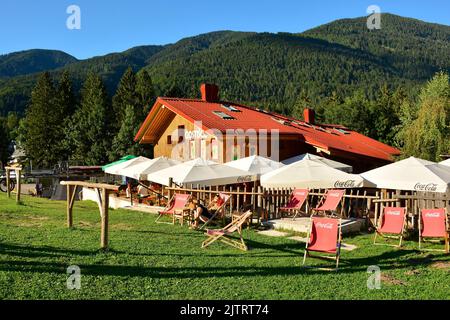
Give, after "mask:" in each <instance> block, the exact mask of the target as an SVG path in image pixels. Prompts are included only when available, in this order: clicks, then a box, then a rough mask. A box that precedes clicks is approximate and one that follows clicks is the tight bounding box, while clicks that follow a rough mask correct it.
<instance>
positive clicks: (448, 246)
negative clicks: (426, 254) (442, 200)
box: [419, 208, 450, 254]
mask: <svg viewBox="0 0 450 320" xmlns="http://www.w3.org/2000/svg"><path fill="white" fill-rule="evenodd" d="M444 214H445V230H446V231H447V233H446V235H445V237H444V238H432V237H423V236H422V210H420V212H419V250H422V251H437V252H445V253H447V254H448V253H449V252H450V226H449V221H448V220H449V217H448V210H447V208H445V209H444ZM425 238H431V239H430V240H425ZM442 239H444V249H432V248H422V242H426V241H428V242H436V241H439V242H440V241H441V240H442Z"/></svg>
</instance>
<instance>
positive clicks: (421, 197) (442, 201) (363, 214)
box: [164, 186, 450, 228]
mask: <svg viewBox="0 0 450 320" xmlns="http://www.w3.org/2000/svg"><path fill="white" fill-rule="evenodd" d="M292 191H293V189H292V188H282V189H270V188H269V189H266V188H262V187H261V186H252V187H248V188H246V189H245V188H244V187H234V188H233V187H230V186H221V187H200V186H190V187H189V188H180V187H175V186H174V187H167V188H165V191H164V192H167V196H168V197H169V198H170V197H171V196H172V195H173V193H174V192H181V193H191V194H193V195H194V196H195V197H196V198H197V199H200V200H202V201H203V202H205V203H207V202H209V201H211V199H212V198H213V196H214V194H216V193H219V192H225V193H227V194H229V195H231V198H230V205H229V206H228V207H227V212H228V213H230V214H231V213H232V212H234V211H237V210H242V208H243V207H245V209H252V210H254V212H256V213H257V215H258V219H259V220H263V221H264V220H269V219H276V218H280V217H281V211H280V208H281V207H283V206H285V205H286V204H287V203H288V202H289V199H290V196H291V193H292ZM325 192H326V189H315V190H310V193H309V196H308V201H307V208H306V211H307V212H308V213H309V212H310V208H314V207H316V206H317V204H318V203H319V202H320V200H321V199H322V197H323V195H324V194H325ZM386 206H396V207H400V206H401V207H406V208H407V212H408V216H409V219H408V221H409V225H410V227H411V228H415V227H417V217H418V216H419V211H420V210H421V209H426V208H442V207H446V208H447V210H448V211H449V212H450V192H448V193H433V192H412V191H400V190H385V189H382V190H379V189H347V191H346V194H345V195H344V197H343V199H342V201H341V204H340V206H339V207H338V212H337V213H338V214H339V215H340V216H341V217H343V218H350V217H355V218H368V219H370V221H371V222H372V224H373V225H377V224H378V219H379V217H380V216H381V212H382V211H383V209H384V207H386Z"/></svg>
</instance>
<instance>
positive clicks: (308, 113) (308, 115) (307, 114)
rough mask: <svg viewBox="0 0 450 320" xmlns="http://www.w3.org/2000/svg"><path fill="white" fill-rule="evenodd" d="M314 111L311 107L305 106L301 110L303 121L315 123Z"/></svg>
mask: <svg viewBox="0 0 450 320" xmlns="http://www.w3.org/2000/svg"><path fill="white" fill-rule="evenodd" d="M315 114H316V113H315V111H314V110H313V109H309V108H306V109H305V110H303V120H305V122H307V123H310V124H314V123H315Z"/></svg>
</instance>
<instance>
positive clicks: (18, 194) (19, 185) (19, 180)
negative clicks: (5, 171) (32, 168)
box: [15, 169, 22, 204]
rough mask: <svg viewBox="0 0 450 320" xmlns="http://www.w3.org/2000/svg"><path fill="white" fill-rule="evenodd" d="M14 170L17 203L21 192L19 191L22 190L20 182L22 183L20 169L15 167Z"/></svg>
mask: <svg viewBox="0 0 450 320" xmlns="http://www.w3.org/2000/svg"><path fill="white" fill-rule="evenodd" d="M15 171H16V183H17V185H16V188H17V189H16V191H17V193H16V203H17V204H19V203H20V193H21V191H22V188H21V184H22V181H21V169H16V170H15Z"/></svg>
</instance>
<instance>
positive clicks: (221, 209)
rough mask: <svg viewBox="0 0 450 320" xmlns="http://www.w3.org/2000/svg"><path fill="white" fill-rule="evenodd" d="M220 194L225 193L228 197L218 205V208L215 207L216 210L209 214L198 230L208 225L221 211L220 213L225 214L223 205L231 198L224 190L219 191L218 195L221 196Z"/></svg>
mask: <svg viewBox="0 0 450 320" xmlns="http://www.w3.org/2000/svg"><path fill="white" fill-rule="evenodd" d="M222 195H226V196H228V198H227V199H226V200H225V201H224V202H223V203H222V205H221V206H220V207H219V208H217V210H216V211H215V212H214V214H213V215H212V216H211V218H209V219H208V220H207V221H206V222H205V223H204V224H203V225H202V226H201V227H200V228H199V230H203V229H205V227H206V226H207V225H209V224H210V223H211V222H213V221H214V219H215V218H216V217H217V215H218V214H219V213H220V212H221V213H222V215H225V206H226V205H227V203H228V202H229V201H230V199H231V196H230V195H229V194H227V193H225V192H220V193H219V197H221V196H222Z"/></svg>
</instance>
